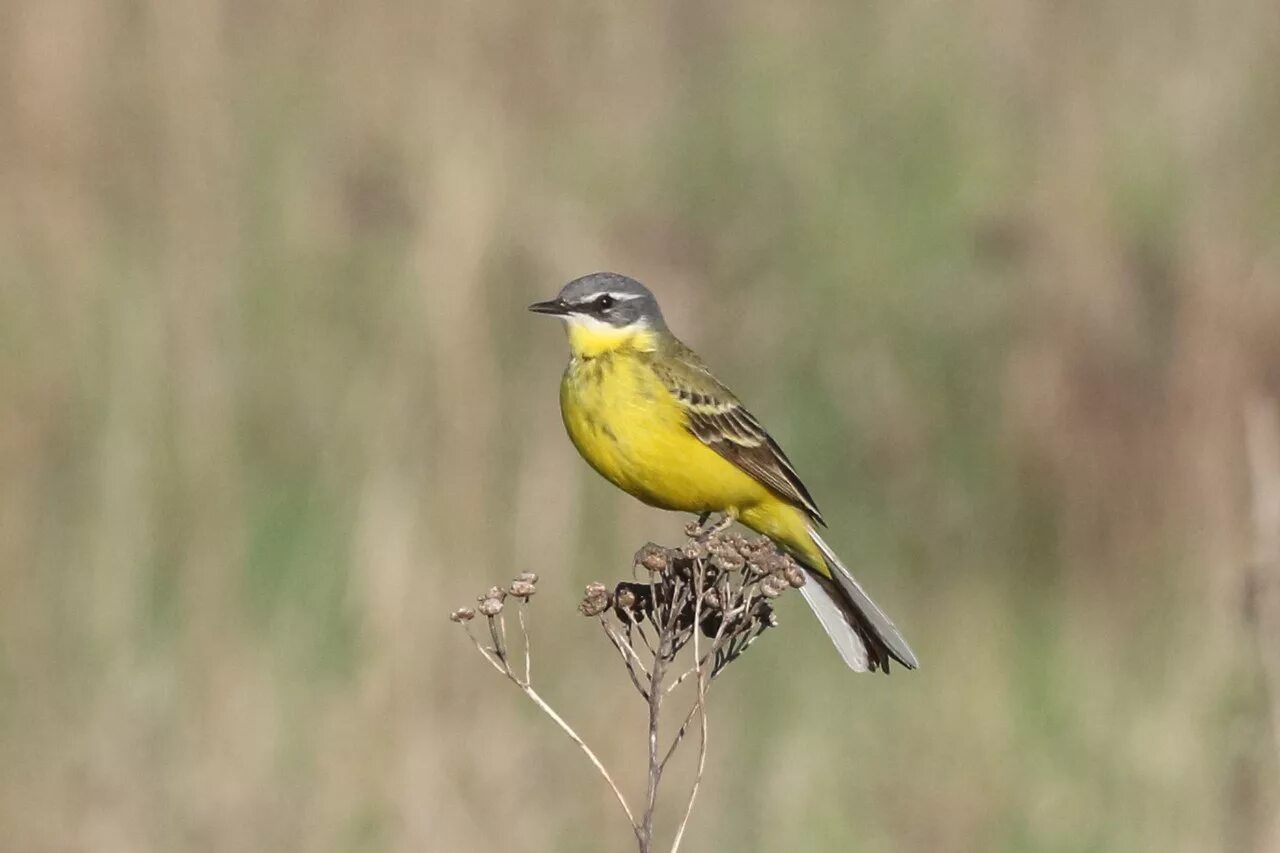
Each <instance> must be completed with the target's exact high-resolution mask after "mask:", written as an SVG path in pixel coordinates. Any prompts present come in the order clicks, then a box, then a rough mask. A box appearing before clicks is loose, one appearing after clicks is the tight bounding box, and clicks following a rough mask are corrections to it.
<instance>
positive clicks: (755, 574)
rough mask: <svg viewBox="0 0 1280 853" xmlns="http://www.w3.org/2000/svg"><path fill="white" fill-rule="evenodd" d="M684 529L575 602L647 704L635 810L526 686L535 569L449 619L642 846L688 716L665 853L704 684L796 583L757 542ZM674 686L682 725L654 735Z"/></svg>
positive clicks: (644, 851)
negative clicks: (591, 773)
mask: <svg viewBox="0 0 1280 853" xmlns="http://www.w3.org/2000/svg"><path fill="white" fill-rule="evenodd" d="M704 521H705V520H704ZM687 532H688V534H689V541H688V542H686V543H685V544H684V545H683V546H681V547H678V548H662V547H660V546H658V545H654V544H652V543H650V544H648V545H645V546H644V547H643V548H641V549H640V551H639V552H637V553H636V556H635V562H634V565H633V569H632V575H633V578H634V580H629V581H622V582H620V583H617V584H615V585H614V586H613V588H612V589H611V588H609V587H608V586H606V585H605V584H603V583H598V582H597V583H591V584H588V585H587V588H586V590H585V591H584V594H583V599H582V601H581V603H580V604H579V605H578V610H579V611H580V612H581V613H582V614H583V615H584V616H586V617H588V618H592V619H596V620H598V621H599V623H600V628H601V630H602V631H603V632H604V635H605V636H606V637H607V638H608V640H609V642H610V643H611V644H612V645H613V647H614V648H615V649H616V650H617V652H618V659H619V660H620V661H621V663H622V665H623V667H624V669H625V670H626V672H627V676H628V678H629V680H630V682H631V684H632V686H633V687H634V688H635V690H636V692H637V694H638V695H639V696H640V698H641V699H642V700H643V701H644V703H645V705H646V706H647V710H648V726H647V750H648V773H647V777H646V786H645V798H644V805H643V808H642V809H640V810H638V811H637V810H635V809H633V808H632V807H631V805H630V804H629V803H628V802H627V798H626V796H625V795H624V794H623V793H622V789H621V788H620V787H619V786H618V784H617V782H616V781H615V780H614V778H613V776H612V774H610V772H609V770H608V769H607V768H606V767H605V764H604V762H603V761H601V759H600V757H599V756H598V755H597V754H596V753H595V752H594V751H593V750H592V749H591V748H590V747H589V746H587V744H586V742H584V741H583V739H582V738H581V737H580V736H579V735H578V733H577V732H576V731H574V729H573V727H572V726H570V725H569V724H568V723H567V722H565V720H564V718H563V717H562V716H561V715H560V714H559V713H557V712H556V710H555V709H553V708H552V707H551V706H550V705H549V704H548V703H547V702H546V700H544V699H543V698H542V696H540V695H539V694H538V692H537V691H536V690H534V688H533V684H532V677H531V671H532V663H531V658H532V655H531V654H530V651H529V630H528V625H529V623H528V614H527V610H528V607H529V600H530V598H532V596H533V595H534V593H535V591H536V590H537V582H538V578H537V576H536V575H533V574H522V575H519V576H518V577H516V578H515V579H514V580H513V581H512V582H511V584H510V585H509V586H508V587H507V588H506V589H501V588H499V587H493V588H491V589H489V590H488V591H487V592H485V593H484V594H482V595H481V596H479V598H478V602H479V603H478V605H477V607H476V608H474V609H473V608H470V607H464V608H460V609H458V610H455V611H454V612H453V614H452V616H451V618H452V619H453V620H454V621H455V622H459V623H461V624H462V625H463V626H464V627H465V628H466V629H467V634H468V636H470V637H471V639H472V641H473V642H474V643H475V645H476V648H477V649H478V650H479V651H480V653H481V654H482V655H483V656H484V658H485V660H487V661H488V662H489V663H490V664H491V665H492V666H493V668H494V669H496V670H497V671H498V672H500V673H502V674H503V675H504V676H506V677H507V678H508V679H509V680H510V681H511V682H512V683H513V684H515V685H516V686H517V687H518V688H520V690H521V692H523V693H524V694H525V696H527V697H528V698H529V699H530V700H532V701H533V703H534V704H535V705H537V706H538V708H539V709H541V710H542V711H543V713H545V714H546V715H547V716H548V717H550V718H551V719H552V720H553V721H554V722H555V723H556V725H558V726H559V727H560V729H561V730H562V731H563V732H564V733H565V734H566V735H568V736H569V737H570V738H571V739H572V740H573V742H574V743H576V744H577V745H578V748H579V749H581V750H582V751H583V753H584V754H585V755H586V756H587V758H588V759H589V760H590V761H591V763H592V764H593V765H594V766H595V768H596V770H597V771H598V772H599V773H600V775H601V777H602V778H603V779H604V781H605V782H606V783H607V784H608V786H609V788H610V789H611V790H612V791H613V794H614V796H615V797H616V798H617V800H618V804H619V805H620V806H621V807H622V810H623V812H624V813H625V814H626V816H627V820H628V821H629V822H630V824H631V829H632V831H633V832H634V834H635V838H636V843H637V845H638V848H639V850H640V851H641V853H649V851H651V850H653V849H655V847H654V843H655V842H654V818H655V814H656V812H657V805H658V792H659V789H660V787H661V785H662V782H663V779H664V774H665V771H666V770H667V767H668V765H669V763H670V762H671V759H672V757H673V756H674V755H675V754H676V751H677V750H678V749H679V747H680V745H681V744H682V743H683V742H684V740H685V736H686V735H687V734H688V733H689V732H690V731H691V729H692V728H693V726H694V725H695V722H696V726H697V731H698V755H697V764H696V769H695V771H694V775H693V779H692V781H691V782H690V785H689V789H688V796H687V798H686V799H685V800H684V811H683V814H682V816H681V818H680V822H679V824H678V826H677V828H676V831H675V834H674V836H673V838H672V841H671V847H670V849H671V851H672V853H676V851H678V850H679V848H680V842H681V840H682V839H683V838H684V832H685V829H686V828H687V827H688V824H689V817H690V815H691V814H692V813H693V806H694V803H695V802H696V801H697V797H698V789H699V787H700V786H701V784H702V777H703V771H704V770H705V768H706V759H707V735H708V723H707V693H708V690H709V688H710V685H711V683H712V681H714V680H715V679H716V678H717V677H718V676H719V675H720V674H721V673H723V672H724V670H725V668H726V667H727V666H728V665H729V664H731V663H733V661H735V660H737V659H738V658H739V657H740V656H741V655H742V654H743V652H745V651H746V650H747V649H748V648H749V647H750V646H751V644H752V643H754V642H755V641H756V639H757V638H758V637H759V636H760V635H761V634H762V633H764V632H765V631H766V630H768V629H769V628H771V627H773V626H774V625H776V624H777V619H776V617H775V615H774V612H773V606H772V604H771V603H770V602H771V600H772V599H774V598H777V597H778V596H779V595H781V594H782V593H783V592H785V591H786V590H787V589H789V588H793V587H800V586H803V585H804V582H805V575H804V572H803V571H802V570H801V569H800V567H799V566H798V565H797V564H796V562H795V561H794V560H793V559H791V557H790V556H788V555H786V554H783V553H781V552H779V551H778V549H777V548H776V547H775V546H774V545H773V543H772V542H770V541H769V540H768V539H765V538H759V539H747V538H746V537H744V536H742V535H740V534H738V533H726V532H724V525H723V524H720V525H716V526H713V527H711V528H703V527H701V526H700V525H699V524H691V525H690V526H689V528H688V530H687ZM513 601H514V602H515V607H514V610H515V612H516V623H517V625H518V630H519V639H518V641H517V642H515V643H514V644H513V643H512V642H510V641H509V638H508V626H507V616H508V615H509V613H510V611H511V610H512V609H513V608H512V602H513ZM477 615H479V617H481V618H483V620H484V621H485V622H486V623H487V626H488V630H487V632H483V631H482V632H477V631H475V630H474V628H473V626H475V625H476V624H477V623H478V622H479V620H478V619H477ZM685 684H688V685H690V686H691V689H690V690H688V691H685V692H688V693H691V694H692V696H691V698H690V700H689V704H688V707H684V708H682V709H681V713H680V714H679V716H678V717H676V718H678V719H680V720H681V722H680V723H679V725H678V727H677V729H676V731H675V733H674V735H672V736H670V738H669V739H667V740H666V741H665V742H664V740H663V738H662V722H663V719H664V715H666V714H669V706H670V705H671V704H673V703H674V699H675V698H676V697H673V695H672V694H673V693H674V691H676V689H677V688H679V687H680V686H681V685H685ZM673 719H674V718H673Z"/></svg>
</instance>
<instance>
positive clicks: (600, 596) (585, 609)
mask: <svg viewBox="0 0 1280 853" xmlns="http://www.w3.org/2000/svg"><path fill="white" fill-rule="evenodd" d="M611 597H612V596H610V594H609V588H608V587H607V586H605V585H604V584H602V583H600V582H599V581H593V582H591V583H589V584H587V588H586V589H584V590H583V591H582V603H581V604H579V605H578V611H579V612H581V613H582V615H583V616H599V615H600V614H601V613H603V612H605V611H606V610H608V609H609V599H610V598H611Z"/></svg>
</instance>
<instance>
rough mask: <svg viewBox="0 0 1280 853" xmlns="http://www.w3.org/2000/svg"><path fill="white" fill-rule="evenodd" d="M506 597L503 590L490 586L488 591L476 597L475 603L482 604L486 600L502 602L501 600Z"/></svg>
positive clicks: (505, 592)
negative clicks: (492, 599)
mask: <svg viewBox="0 0 1280 853" xmlns="http://www.w3.org/2000/svg"><path fill="white" fill-rule="evenodd" d="M506 597H507V591H506V590H505V589H503V588H502V587H498V586H491V587H489V589H488V591H486V592H483V593H481V594H480V595H478V596H476V601H479V602H481V603H483V602H484V600H485V599H487V598H494V599H497V600H498V601H502V599H504V598H506Z"/></svg>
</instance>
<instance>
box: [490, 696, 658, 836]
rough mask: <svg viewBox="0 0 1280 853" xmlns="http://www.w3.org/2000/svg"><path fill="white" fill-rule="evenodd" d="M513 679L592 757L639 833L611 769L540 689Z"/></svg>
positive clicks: (629, 807)
mask: <svg viewBox="0 0 1280 853" xmlns="http://www.w3.org/2000/svg"><path fill="white" fill-rule="evenodd" d="M512 681H514V682H515V684H516V685H517V686H518V687H519V688H520V689H521V690H522V691H524V695H526V696H528V697H529V698H530V699H531V700H532V701H533V704H535V705H537V706H538V708H539V709H541V710H542V712H543V713H544V714H546V715H547V716H548V717H550V718H551V719H552V720H554V721H555V724H556V725H557V726H559V727H560V730H561V731H563V732H564V733H565V734H566V735H568V736H569V739H570V740H572V741H573V742H574V743H576V744H577V745H578V749H581V750H582V751H583V753H584V754H585V755H586V756H587V758H588V759H590V761H591V763H592V764H593V765H595V768H596V770H598V771H599V772H600V775H601V776H602V777H604V781H605V782H606V783H608V785H609V790H611V791H613V795H614V796H615V797H616V798H617V799H618V805H620V806H622V810H623V811H624V812H626V815H627V820H628V821H629V822H630V823H631V828H632V830H634V831H635V832H636V833H637V835H638V834H639V831H640V830H639V828H638V827H637V825H636V819H635V816H634V815H633V814H632V813H631V806H629V805H627V798H626V797H624V796H623V795H622V791H621V790H620V789H619V788H618V784H617V783H616V782H614V781H613V777H612V776H610V775H609V771H608V770H606V769H605V766H604V764H603V763H602V762H601V761H600V759H599V758H598V757H597V756H596V754H595V753H594V752H592V751H591V747H589V746H587V744H586V741H584V740H583V739H582V738H581V737H580V736H579V735H578V733H577V732H575V731H574V730H573V727H572V726H570V725H569V724H568V723H566V722H565V721H564V718H563V717H561V716H560V715H559V714H557V713H556V711H555V709H554V708H552V707H551V706H550V705H548V704H547V703H546V701H545V700H544V699H543V698H542V697H541V696H539V695H538V691H536V690H534V689H533V687H532V686H531V685H528V684H521V683H520V682H519V680H518V679H512Z"/></svg>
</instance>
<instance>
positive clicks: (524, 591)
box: [507, 578, 538, 599]
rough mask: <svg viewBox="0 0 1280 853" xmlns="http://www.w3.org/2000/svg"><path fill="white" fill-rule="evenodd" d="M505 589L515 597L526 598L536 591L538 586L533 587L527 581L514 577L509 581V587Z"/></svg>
mask: <svg viewBox="0 0 1280 853" xmlns="http://www.w3.org/2000/svg"><path fill="white" fill-rule="evenodd" d="M507 591H508V592H509V593H511V594H512V595H514V596H515V597H516V598H526V599H527V598H528V597H529V596H531V595H533V594H534V593H535V592H537V591H538V588H537V587H535V586H534V585H533V584H532V583H530V582H529V581H522V580H520V579H519V578H516V579H515V580H513V581H512V582H511V588H510V589H509V590H507Z"/></svg>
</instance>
